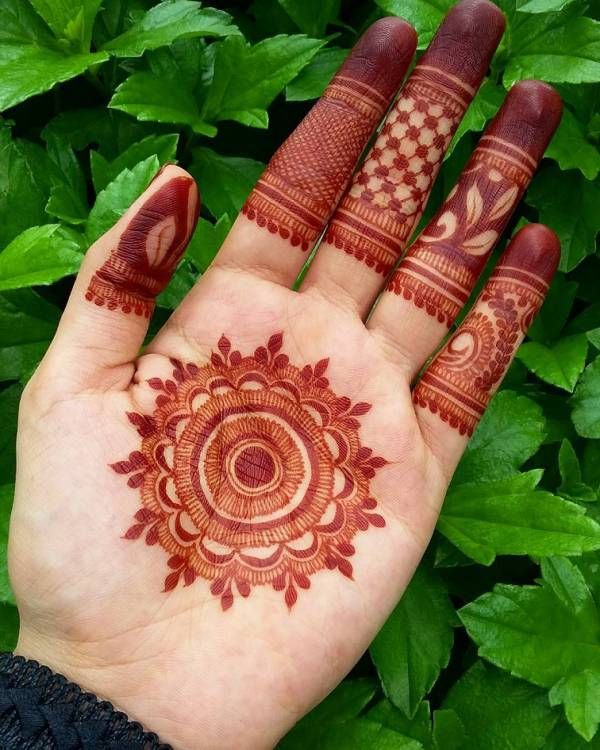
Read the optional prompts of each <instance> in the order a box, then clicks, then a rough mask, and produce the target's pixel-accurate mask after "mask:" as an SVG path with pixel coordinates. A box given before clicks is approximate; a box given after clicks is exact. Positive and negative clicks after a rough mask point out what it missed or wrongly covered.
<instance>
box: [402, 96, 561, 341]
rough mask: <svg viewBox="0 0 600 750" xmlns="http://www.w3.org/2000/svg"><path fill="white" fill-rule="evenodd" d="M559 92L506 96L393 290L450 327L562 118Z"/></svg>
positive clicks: (410, 256) (406, 263) (407, 258)
mask: <svg viewBox="0 0 600 750" xmlns="http://www.w3.org/2000/svg"><path fill="white" fill-rule="evenodd" d="M560 112H561V106H560V99H559V97H558V94H556V92H555V91H554V90H553V89H551V88H550V87H549V86H546V85H545V84H542V83H539V82H536V81H525V82H523V83H520V84H517V85H516V86H515V87H514V88H513V89H512V90H511V92H510V93H509V94H508V96H507V98H506V101H505V102H504V105H503V106H502V108H501V109H500V112H499V113H498V115H497V116H496V118H495V119H494V121H493V122H492V123H491V125H490V127H489V128H488V129H487V130H486V132H485V133H484V135H483V136H482V138H481V140H480V142H479V145H478V146H477V148H476V149H475V151H474V152H473V156H472V157H471V159H470V161H469V163H468V164H467V166H466V168H465V170H464V172H463V173H462V174H461V176H460V179H459V181H458V183H457V185H456V186H455V188H454V189H453V190H452V192H451V193H450V195H449V196H448V198H447V199H446V201H445V202H444V204H443V205H442V207H441V208H440V209H439V211H438V212H437V213H436V215H435V216H434V217H433V219H432V220H431V222H430V223H429V225H428V226H427V227H426V228H425V230H424V231H423V233H422V234H421V235H420V236H419V237H418V239H417V240H416V242H415V243H414V244H413V246H412V247H411V248H410V250H409V252H408V254H407V255H406V257H405V258H404V259H403V261H402V263H401V264H400V266H399V267H398V270H397V271H396V273H395V274H394V276H393V277H392V279H391V281H390V283H389V286H388V289H389V290H390V291H392V292H394V293H395V294H398V295H402V296H403V297H404V299H407V300H411V301H413V302H414V304H415V305H417V307H420V308H423V309H424V310H426V312H427V313H428V314H429V315H431V316H433V317H436V318H437V319H438V321H439V322H440V323H444V324H446V325H447V326H450V325H451V324H452V322H453V321H454V319H455V318H456V315H457V314H458V312H459V310H460V309H461V308H462V307H463V306H464V304H465V302H466V301H467V299H468V297H469V295H470V293H471V290H472V289H473V286H474V285H475V282H476V280H477V278H478V276H479V274H480V273H481V271H482V269H483V267H484V265H485V263H486V260H487V258H488V256H489V253H490V251H491V249H492V247H493V246H494V244H495V243H496V240H497V239H498V237H499V236H500V234H501V233H502V231H503V229H504V228H505V226H506V224H507V223H508V220H509V218H510V216H511V214H512V212H513V210H514V208H515V206H516V204H517V203H518V201H519V200H520V198H521V196H522V195H523V192H524V190H525V188H526V186H527V185H528V183H529V181H530V180H531V177H532V175H533V173H534V171H535V169H536V167H537V165H538V162H539V160H540V159H541V158H542V155H543V153H544V150H545V148H546V146H547V144H548V141H549V140H550V138H551V136H552V133H553V132H554V130H555V128H556V126H557V125H558V121H559V119H560Z"/></svg>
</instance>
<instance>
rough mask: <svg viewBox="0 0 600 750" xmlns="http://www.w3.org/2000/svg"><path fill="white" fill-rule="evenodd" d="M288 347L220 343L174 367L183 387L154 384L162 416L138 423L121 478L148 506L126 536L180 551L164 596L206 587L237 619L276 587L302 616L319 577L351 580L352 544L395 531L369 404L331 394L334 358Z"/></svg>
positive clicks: (277, 342)
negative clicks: (364, 435)
mask: <svg viewBox="0 0 600 750" xmlns="http://www.w3.org/2000/svg"><path fill="white" fill-rule="evenodd" d="M282 342H283V339H282V336H281V334H275V335H274V336H272V337H271V338H270V339H269V341H268V343H267V346H264V347H259V348H258V349H256V351H255V352H254V353H253V354H252V355H250V356H242V355H241V353H240V352H239V351H232V348H231V344H230V342H229V340H228V339H227V338H225V337H224V336H222V337H221V339H220V340H219V344H218V351H217V352H213V354H212V357H211V360H210V362H209V363H208V364H206V365H204V366H203V367H198V366H197V365H194V364H187V365H184V364H183V363H181V362H179V361H178V360H171V361H172V364H173V367H174V370H173V378H172V379H169V380H165V381H162V380H160V379H158V378H153V379H151V380H150V381H149V384H150V386H151V387H152V388H154V389H155V390H156V391H157V392H158V395H157V398H156V409H155V411H154V413H153V414H152V415H142V414H137V413H133V414H129V415H128V417H129V420H130V421H131V423H132V424H133V425H134V426H135V427H136V428H137V430H138V433H139V434H140V436H141V438H142V442H141V446H140V449H139V450H138V451H134V452H133V453H131V454H130V456H129V457H128V459H127V460H125V461H120V462H118V463H116V464H113V465H112V466H113V469H114V470H115V471H117V472H118V473H121V474H127V475H129V479H128V484H129V486H131V487H134V488H136V489H138V491H139V493H140V497H141V501H142V507H141V508H140V510H139V511H138V512H137V514H136V516H135V519H136V523H135V524H134V525H133V526H131V528H130V529H129V530H128V531H127V533H126V535H125V536H126V538H128V539H137V538H139V537H141V536H142V535H144V537H145V540H146V542H147V543H148V544H160V545H161V546H162V547H163V548H164V549H165V550H166V551H167V552H168V553H169V555H170V556H169V559H168V565H169V567H170V568H171V572H170V573H169V574H168V575H167V577H166V579H165V590H167V591H168V590H171V589H173V588H175V587H176V586H177V585H178V584H179V583H180V582H182V583H183V584H184V585H190V584H191V583H192V582H193V581H195V580H196V579H197V578H204V579H205V580H208V581H210V583H211V591H212V593H213V594H215V595H216V596H219V597H220V599H221V604H222V606H223V609H227V608H228V607H230V606H231V604H232V603H233V600H234V596H235V594H236V593H237V594H240V595H241V596H244V597H245V596H248V595H249V594H250V592H251V590H252V588H253V587H255V586H260V585H271V586H272V587H273V588H274V589H275V590H278V591H284V592H285V593H284V596H285V601H286V603H287V605H288V606H289V607H291V606H293V604H294V603H295V602H296V599H297V592H298V589H299V588H300V589H307V588H309V587H310V576H311V575H313V574H314V573H316V572H318V571H319V570H323V569H330V570H333V569H338V570H339V571H340V572H341V573H342V574H344V575H345V576H347V577H349V578H351V577H352V565H351V563H350V561H349V559H348V558H350V557H352V555H353V554H354V547H353V545H352V540H353V538H354V536H355V535H356V534H357V532H359V531H364V530H366V529H367V528H368V527H369V526H370V525H373V526H384V525H385V522H384V519H383V518H382V516H380V515H378V514H377V513H374V512H373V510H374V509H375V508H376V505H377V503H376V501H375V499H374V498H372V497H371V495H370V493H369V483H370V480H371V479H372V477H373V476H374V474H375V472H376V470H377V469H378V468H380V467H381V466H383V465H384V464H385V460H384V459H382V458H380V457H379V456H374V455H373V452H372V451H371V450H370V449H369V448H365V447H363V446H361V444H360V440H359V437H358V428H359V426H360V423H359V421H358V417H360V416H361V415H363V414H365V413H366V412H367V411H368V410H369V409H370V405H369V404H366V403H357V404H352V402H351V401H350V399H349V398H347V397H345V396H343V397H339V396H337V395H336V394H335V393H334V392H333V391H332V390H331V389H330V388H329V382H328V380H327V378H326V377H325V372H326V369H327V365H328V361H327V360H321V361H320V362H318V363H317V364H316V365H314V366H311V365H306V366H305V367H303V368H298V367H296V366H295V365H293V364H291V363H290V362H289V359H288V357H287V356H286V355H285V354H282V353H280V350H281V346H282Z"/></svg>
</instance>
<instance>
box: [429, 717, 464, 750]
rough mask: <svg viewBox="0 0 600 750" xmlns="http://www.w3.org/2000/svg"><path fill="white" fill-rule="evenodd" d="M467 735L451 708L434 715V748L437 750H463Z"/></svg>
mask: <svg viewBox="0 0 600 750" xmlns="http://www.w3.org/2000/svg"><path fill="white" fill-rule="evenodd" d="M466 740H467V734H466V731H465V725H464V724H463V723H462V721H461V720H460V717H459V716H458V714H457V713H456V711H454V710H453V709H450V708H442V709H440V710H439V711H435V712H434V714H433V747H434V748H435V750H462V748H464V747H465V742H466Z"/></svg>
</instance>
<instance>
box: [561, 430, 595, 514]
mask: <svg viewBox="0 0 600 750" xmlns="http://www.w3.org/2000/svg"><path fill="white" fill-rule="evenodd" d="M558 468H559V471H560V477H561V479H562V482H561V485H560V487H559V488H558V490H557V492H558V494H559V495H561V496H562V497H565V498H567V499H569V500H575V501H577V500H581V501H583V502H585V503H592V502H594V501H595V500H597V499H598V497H597V495H596V493H595V492H594V490H593V489H592V488H591V487H588V485H587V484H585V483H584V482H583V480H582V477H581V468H580V466H579V459H578V458H577V453H575V449H574V448H573V446H572V445H571V443H570V442H569V441H568V440H567V439H565V440H563V441H562V443H561V446H560V450H559V451H558Z"/></svg>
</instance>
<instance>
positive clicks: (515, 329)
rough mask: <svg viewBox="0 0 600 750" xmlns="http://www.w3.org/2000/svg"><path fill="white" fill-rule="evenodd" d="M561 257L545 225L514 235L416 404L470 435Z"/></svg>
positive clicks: (428, 373)
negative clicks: (540, 239)
mask: <svg viewBox="0 0 600 750" xmlns="http://www.w3.org/2000/svg"><path fill="white" fill-rule="evenodd" d="M532 237H533V239H532ZM540 237H542V238H543V239H542V241H541V242H540V241H539V238H540ZM558 258H559V246H558V240H557V239H556V237H555V236H554V235H553V233H552V232H550V231H549V230H547V229H546V228H545V227H540V226H536V225H529V226H527V227H526V228H525V229H523V230H521V232H519V233H518V234H517V235H516V236H515V238H514V240H513V242H512V243H511V245H510V246H509V248H508V249H507V250H506V252H505V254H504V256H503V258H502V260H501V262H500V263H499V265H498V267H497V268H496V269H495V271H494V272H493V273H492V275H491V276H490V278H489V280H488V282H487V284H486V286H485V287H484V290H483V292H482V294H481V295H480V297H479V299H478V300H477V303H476V304H475V306H474V307H473V309H472V310H471V311H470V312H469V314H468V315H467V317H466V318H465V320H464V322H463V323H462V325H461V326H460V327H459V329H458V331H457V332H456V333H455V334H454V336H452V338H451V339H450V340H449V341H448V343H447V344H446V346H445V347H444V348H443V349H442V351H441V352H440V353H439V354H438V356H437V357H436V358H435V359H434V361H433V362H432V364H431V365H430V366H429V367H428V369H427V370H426V371H425V373H424V374H423V377H422V378H421V380H420V381H419V383H418V385H417V387H416V388H415V390H414V392H413V401H414V402H415V404H417V405H418V406H421V407H425V408H427V409H429V410H430V411H431V412H433V413H434V414H438V415H439V416H440V418H441V419H442V420H443V421H444V422H447V423H448V424H449V425H450V426H451V427H453V428H455V429H457V430H458V431H459V432H460V433H461V434H462V435H464V434H466V435H472V433H473V430H474V428H475V426H476V425H477V423H478V421H479V420H480V419H481V416H482V415H483V413H484V411H485V409H486V406H487V404H488V402H489V400H490V398H491V396H492V394H493V393H494V391H495V390H496V388H497V387H498V385H499V384H500V382H501V380H502V378H503V376H504V373H505V372H506V370H507V368H508V366H509V364H510V362H511V360H512V358H513V356H514V353H515V351H516V349H517V347H518V345H519V344H520V342H521V341H522V339H523V337H524V335H525V333H526V332H527V329H528V328H529V326H530V325H531V323H532V321H533V318H534V317H535V315H536V313H537V311H538V310H539V308H540V306H541V304H542V302H543V301H544V297H545V295H546V292H547V291H548V285H549V283H550V281H551V279H552V276H553V274H554V271H555V270H556V266H557V264H558Z"/></svg>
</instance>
